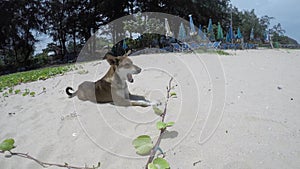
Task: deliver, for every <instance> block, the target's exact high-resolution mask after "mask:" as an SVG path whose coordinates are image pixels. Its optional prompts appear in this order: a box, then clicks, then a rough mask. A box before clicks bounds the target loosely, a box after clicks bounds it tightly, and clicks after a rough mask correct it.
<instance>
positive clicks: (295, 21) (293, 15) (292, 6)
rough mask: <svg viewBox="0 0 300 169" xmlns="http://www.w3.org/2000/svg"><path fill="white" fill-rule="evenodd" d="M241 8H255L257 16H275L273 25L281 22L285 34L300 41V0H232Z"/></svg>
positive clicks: (234, 4)
mask: <svg viewBox="0 0 300 169" xmlns="http://www.w3.org/2000/svg"><path fill="white" fill-rule="evenodd" d="M231 3H232V5H233V6H236V7H237V8H238V9H239V10H251V9H254V11H255V13H256V15H257V16H259V17H261V16H264V15H268V16H272V17H275V19H274V20H273V21H272V23H271V26H273V25H275V24H277V23H281V26H282V28H283V29H284V30H286V33H285V35H287V36H290V37H291V38H293V39H295V40H297V41H298V43H300V0H231Z"/></svg>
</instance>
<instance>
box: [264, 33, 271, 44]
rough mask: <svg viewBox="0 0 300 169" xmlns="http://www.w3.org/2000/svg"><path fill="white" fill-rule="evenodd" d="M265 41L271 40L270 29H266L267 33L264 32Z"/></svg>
mask: <svg viewBox="0 0 300 169" xmlns="http://www.w3.org/2000/svg"><path fill="white" fill-rule="evenodd" d="M264 41H265V42H269V41H270V37H269V32H268V31H265V33H264Z"/></svg>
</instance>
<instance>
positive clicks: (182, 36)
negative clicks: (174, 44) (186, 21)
mask: <svg viewBox="0 0 300 169" xmlns="http://www.w3.org/2000/svg"><path fill="white" fill-rule="evenodd" d="M178 39H179V40H182V41H184V40H185V39H186V32H185V29H184V26H183V23H182V22H181V23H180V26H179V32H178Z"/></svg>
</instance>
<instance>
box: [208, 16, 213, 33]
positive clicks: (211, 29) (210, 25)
mask: <svg viewBox="0 0 300 169" xmlns="http://www.w3.org/2000/svg"><path fill="white" fill-rule="evenodd" d="M212 31H213V26H212V20H211V18H209V20H208V26H207V32H208V33H210V32H212Z"/></svg>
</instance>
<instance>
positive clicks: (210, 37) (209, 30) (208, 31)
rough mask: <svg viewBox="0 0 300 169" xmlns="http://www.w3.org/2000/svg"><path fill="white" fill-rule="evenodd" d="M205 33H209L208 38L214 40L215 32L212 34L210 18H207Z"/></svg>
mask: <svg viewBox="0 0 300 169" xmlns="http://www.w3.org/2000/svg"><path fill="white" fill-rule="evenodd" d="M207 33H208V35H209V40H212V41H214V40H215V34H214V30H213V25H212V19H211V18H209V20H208V26H207Z"/></svg>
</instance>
